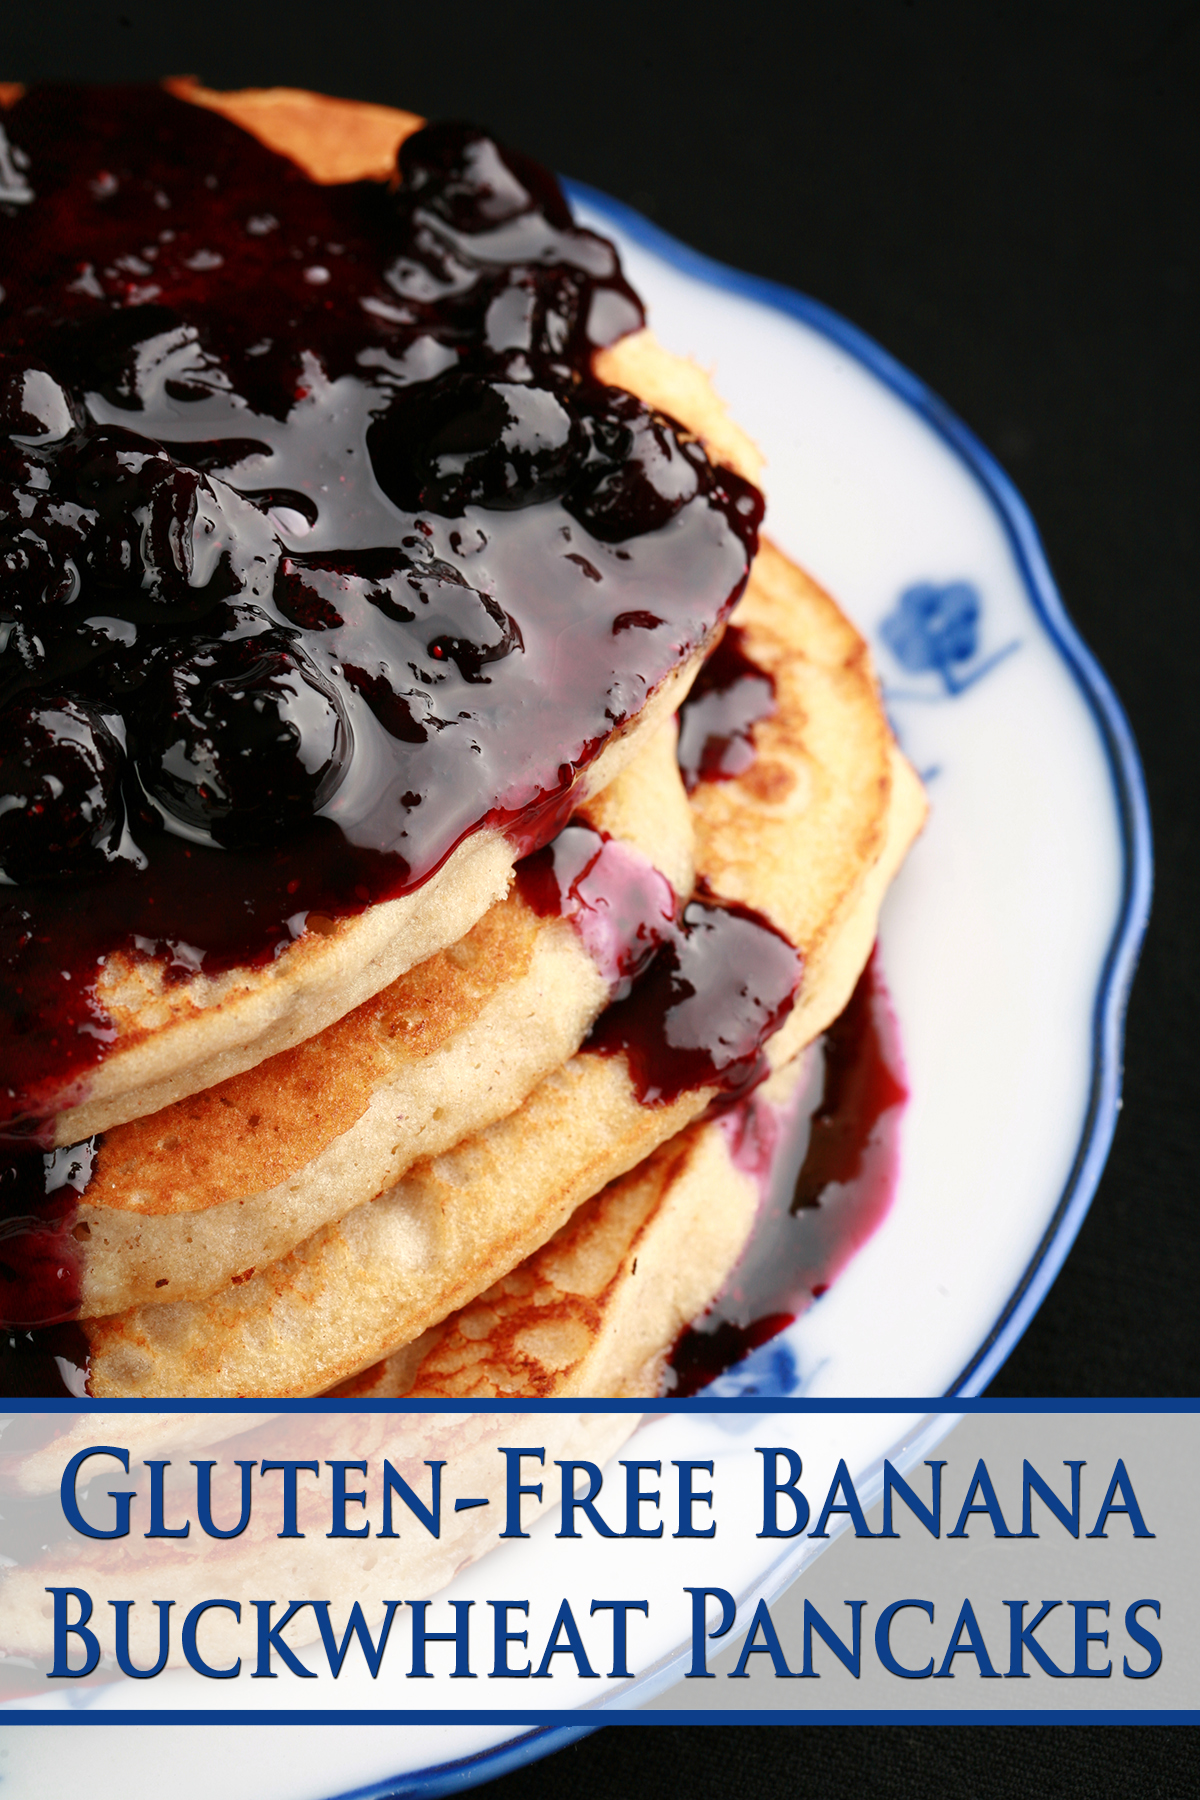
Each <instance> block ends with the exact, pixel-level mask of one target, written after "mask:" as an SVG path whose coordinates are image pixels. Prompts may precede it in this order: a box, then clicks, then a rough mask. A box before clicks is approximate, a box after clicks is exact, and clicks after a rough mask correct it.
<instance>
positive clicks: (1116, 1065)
mask: <svg viewBox="0 0 1200 1800" xmlns="http://www.w3.org/2000/svg"><path fill="white" fill-rule="evenodd" d="M563 188H564V190H565V192H566V195H567V198H568V200H569V201H570V202H571V203H572V205H574V204H577V203H582V204H584V205H586V206H588V207H590V208H591V209H592V211H593V212H596V213H600V214H602V215H604V216H605V217H607V218H608V219H610V220H611V221H612V223H613V225H615V226H616V227H617V228H618V229H619V230H620V231H621V232H622V233H623V234H624V235H625V236H626V237H628V238H630V239H632V240H633V242H635V243H636V244H638V245H639V246H641V247H642V248H643V249H646V250H649V251H651V252H652V253H653V254H654V255H656V256H658V257H661V259H662V260H663V261H664V262H666V263H669V264H671V265H672V266H673V267H674V268H676V269H678V270H679V271H680V272H681V273H682V274H684V275H691V276H694V277H696V278H697V279H698V280H700V281H702V282H704V283H705V284H706V285H707V286H709V287H716V288H720V289H722V290H723V291H724V292H726V293H730V294H736V295H738V296H739V297H740V298H742V299H747V300H753V301H756V302H757V303H758V304H759V305H762V306H769V307H771V308H773V309H774V310H775V311H776V312H782V313H785V314H786V315H787V316H788V317H789V318H792V319H797V320H799V321H800V323H801V324H803V325H807V326H809V327H811V328H812V329H813V330H814V331H816V332H818V333H819V334H820V335H821V336H822V337H825V338H828V339H829V340H830V341H831V342H832V343H834V344H836V345H837V346H838V347H839V349H842V350H845V351H846V352H847V353H848V354H849V355H850V356H851V357H853V358H854V360H855V361H856V362H858V363H861V364H862V365H863V366H864V367H865V368H866V369H867V370H869V372H870V373H871V374H872V375H874V376H875V377H876V378H877V379H878V380H879V381H881V382H882V383H883V384H884V386H885V387H887V388H889V389H890V390H891V391H892V393H894V394H896V395H897V396H898V397H899V398H900V399H901V400H903V401H904V402H905V403H906V404H907V405H908V406H910V407H911V408H912V410H913V411H914V412H916V413H918V414H919V415H920V417H921V418H922V419H923V420H924V421H925V422H926V424H928V425H930V426H931V427H932V428H933V430H934V431H935V432H936V433H937V434H938V436H939V437H941V438H942V439H943V440H944V441H945V442H946V443H947V444H948V445H949V446H950V448H951V449H952V450H953V451H954V452H955V453H956V455H957V456H958V457H959V459H960V460H961V461H962V462H964V463H965V464H966V466H967V468H968V469H969V470H970V472H971V473H972V474H973V475H974V476H975V478H976V480H977V481H978V482H979V484H980V486H981V487H982V488H983V489H984V491H985V493H986V494H987V496H988V498H989V499H990V500H991V502H992V505H993V507H994V509H995V511H996V512H997V513H998V514H999V516H1000V519H1001V521H1002V523H1003V525H1004V528H1005V531H1006V533H1007V535H1008V539H1009V542H1010V544H1011V546H1012V550H1013V554H1014V556H1015V559H1016V562H1017V566H1018V569H1019V570H1020V573H1021V578H1022V580H1023V582H1024V585H1025V589H1026V592H1027V593H1028V595H1029V598H1030V600H1031V602H1032V604H1033V607H1034V610H1035V612H1036V613H1037V615H1038V617H1039V618H1040V620H1041V622H1042V624H1043V625H1044V626H1045V628H1046V631H1047V633H1048V634H1049V637H1050V639H1051V642H1052V643H1053V644H1054V646H1055V648H1056V649H1057V650H1058V652H1059V654H1060V655H1061V657H1062V659H1063V661H1064V662H1065V664H1066V666H1067V668H1068V670H1069V671H1070V673H1071V675H1072V677H1073V679H1074V681H1075V683H1076V686H1077V687H1078V688H1079V690H1080V692H1081V693H1082V694H1083V696H1084V698H1085V700H1086V701H1087V704H1088V707H1089V710H1090V711H1091V714H1092V717H1093V719H1094V720H1095V722H1096V726H1097V729H1098V730H1099V733H1100V737H1101V741H1102V743H1103V745H1104V749H1105V753H1106V755H1107V758H1108V764H1109V772H1110V775H1111V777H1112V783H1113V791H1114V796H1115V799H1116V805H1117V816H1118V819H1119V822H1120V829H1121V845H1122V853H1123V855H1122V860H1123V879H1122V892H1121V904H1120V908H1119V911H1118V917H1117V925H1116V929H1115V931H1114V933H1113V937H1112V942H1111V944H1110V946H1109V950H1108V954H1107V956H1106V957H1105V960H1104V965H1103V968H1102V970H1101V975H1100V981H1099V985H1098V988H1097V992H1096V999H1095V1003H1094V1006H1093V1010H1092V1074H1091V1083H1090V1087H1089V1094H1088V1105H1087V1111H1086V1114H1085V1117H1084V1124H1083V1130H1082V1133H1081V1135H1080V1141H1079V1146H1078V1149H1077V1151H1076V1154H1075V1160H1074V1163H1073V1164H1072V1168H1071V1172H1070V1175H1069V1176H1068V1179H1067V1182H1066V1184H1065V1186H1064V1188H1063V1191H1062V1194H1061V1195H1060V1197H1059V1200H1058V1203H1057V1205H1056V1206H1055V1209H1054V1212H1053V1214H1052V1215H1051V1218H1050V1221H1049V1223H1048V1225H1047V1227H1046V1230H1045V1232H1044V1234H1043V1236H1042V1239H1041V1242H1040V1243H1039V1245H1038V1247H1037V1250H1036V1251H1035V1252H1034V1254H1033V1256H1032V1258H1031V1259H1030V1261H1029V1263H1028V1265H1027V1266H1026V1268H1025V1271H1024V1273H1023V1274H1022V1276H1021V1279H1020V1280H1019V1282H1018V1283H1017V1285H1016V1287H1015V1288H1014V1289H1013V1292H1012V1294H1011V1295H1010V1296H1009V1299H1008V1301H1007V1303H1006V1305H1005V1307H1004V1309H1003V1311H1002V1312H1001V1314H1000V1317H999V1318H998V1319H997V1320H996V1322H995V1324H994V1325H993V1326H992V1328H991V1330H990V1331H989V1333H988V1335H987V1337H986V1338H985V1340H984V1342H983V1343H982V1344H981V1345H980V1347H979V1349H978V1350H977V1351H976V1353H975V1355H974V1356H973V1357H972V1358H971V1360H970V1362H969V1363H968V1364H967V1365H966V1367H965V1368H964V1369H963V1370H962V1371H961V1372H960V1374H959V1375H958V1376H957V1378H956V1379H955V1380H954V1382H953V1383H952V1384H951V1386H950V1387H949V1388H948V1389H947V1398H950V1397H954V1396H957V1395H965V1396H970V1395H975V1394H979V1393H981V1392H982V1391H983V1389H984V1388H985V1387H986V1386H987V1384H988V1382H989V1381H991V1379H992V1377H993V1376H994V1375H995V1373H996V1372H997V1370H998V1369H999V1368H1000V1367H1001V1365H1002V1364H1003V1362H1004V1361H1005V1359H1006V1358H1007V1357H1008V1355H1009V1354H1010V1352H1011V1351H1012V1350H1013V1348H1014V1347H1015V1345H1016V1343H1017V1342H1018V1340H1019V1339H1020V1337H1021V1336H1022V1334H1023V1333H1024V1331H1025V1329H1026V1327H1027V1326H1028V1324H1029V1322H1030V1320H1031V1319H1032V1318H1033V1315H1034V1313H1035V1312H1036V1311H1037V1309H1038V1307H1039V1306H1040V1305H1041V1303H1042V1301H1043V1299H1044V1298H1045V1296H1046V1293H1047V1292H1048V1290H1049V1288H1050V1285H1051V1283H1052V1282H1053V1280H1054V1277H1055V1276H1056V1275H1057V1274H1058V1271H1059V1269H1060V1268H1061V1267H1062V1264H1063V1261H1064V1259H1065V1257H1066V1254H1067V1251H1068V1250H1069V1249H1070V1248H1071V1245H1072V1244H1073V1243H1074V1241H1075V1237H1076V1234H1077V1233H1078V1231H1079V1228H1080V1226H1081V1225H1082V1223H1083V1219H1084V1215H1085V1213H1086V1212H1087V1209H1088V1206H1089V1205H1090V1204H1091V1199H1092V1195H1093V1194H1094V1193H1095V1191H1096V1185H1097V1183H1098V1182H1099V1179H1100V1174H1101V1171H1102V1169H1103V1168H1104V1164H1105V1161H1106V1159H1107V1156H1108V1151H1109V1146H1110V1144H1111V1143H1112V1136H1113V1131H1114V1130H1115V1128H1116V1122H1117V1114H1118V1111H1119V1108H1120V1093H1121V1046H1122V1038H1123V1031H1124V1021H1125V1007H1126V1003H1127V1001H1128V997H1129V989H1130V986H1131V984H1132V981H1133V975H1134V970H1135V968H1136V966H1137V958H1138V951H1139V949H1140V947H1141V941H1142V937H1143V934H1144V933H1145V929H1146V922H1147V919H1148V918H1149V913H1150V897H1151V890H1152V885H1153V857H1152V850H1151V837H1150V809H1149V803H1148V800H1147V796H1146V784H1145V778H1144V776H1143V774H1142V766H1141V762H1140V759H1139V757H1138V753H1137V746H1136V744H1135V743H1134V739H1133V733H1132V731H1131V730H1130V728H1129V723H1128V721H1127V719H1126V718H1125V714H1124V711H1123V710H1122V707H1121V703H1120V701H1119V700H1118V699H1117V696H1116V694H1115V693H1114V691H1113V689H1112V687H1111V686H1110V684H1109V681H1108V678H1107V676H1106V675H1105V674H1104V672H1103V670H1102V669H1101V668H1100V665H1099V663H1098V662H1097V661H1096V659H1095V657H1094V656H1093V655H1092V653H1091V651H1090V650H1089V649H1088V648H1087V645H1086V644H1085V643H1084V642H1083V639H1082V638H1081V637H1080V635H1079V633H1078V632H1077V631H1076V629H1075V627H1074V625H1073V624H1072V623H1071V620H1070V618H1069V617H1068V615H1067V611H1066V608H1065V607H1064V605H1063V603H1062V599H1061V597H1060V595H1059V592H1058V589H1057V588H1056V586H1055V584H1054V579H1053V577H1052V575H1051V573H1050V567H1049V564H1048V562H1047V560H1046V553H1045V551H1044V550H1043V548H1042V543H1041V539H1040V537H1039V536H1038V531H1037V527H1036V526H1035V524H1034V522H1033V518H1032V516H1031V515H1030V512H1029V509H1028V507H1027V506H1026V505H1025V502H1024V501H1023V500H1022V499H1021V496H1020V495H1019V494H1018V492H1017V490H1016V488H1015V487H1014V486H1013V484H1012V482H1011V481H1010V480H1009V478H1008V476H1007V475H1006V474H1005V473H1004V471H1003V469H1002V468H1001V467H1000V465H999V463H997V462H996V460H995V458H994V457H993V456H992V455H991V453H990V452H989V451H987V450H985V449H984V447H983V445H982V444H981V443H980V442H979V440H978V438H977V437H976V436H975V435H974V433H973V432H971V431H969V430H968V428H967V427H966V426H965V425H964V424H963V423H962V421H961V420H960V419H958V418H956V417H955V415H954V414H953V413H952V412H951V411H950V409H949V408H948V407H947V406H945V405H944V404H943V402H942V401H941V400H939V399H938V398H937V396H936V395H935V394H933V393H931V392H930V390H929V389H928V388H927V387H926V386H925V385H924V383H923V382H921V381H919V380H918V379H917V377H916V376H915V375H912V374H910V372H909V371H908V370H907V369H906V368H905V367H904V366H903V364H901V363H898V362H897V361H896V360H895V358H894V357H892V356H890V355H889V354H888V352H887V351H886V350H884V349H883V348H882V347H881V346H880V345H879V344H877V343H875V341H874V340H873V339H872V338H870V337H868V336H867V335H866V333H865V332H863V331H860V330H859V329H858V327H857V326H855V325H851V324H850V323H849V321H848V320H846V319H843V318H842V317H841V316H840V314H838V313H836V312H834V311H832V310H831V309H830V308H829V307H827V306H823V305H822V304H821V302H820V301H819V300H811V299H809V298H808V296H807V295H805V294H800V293H797V292H796V291H795V289H793V288H788V287H784V286H783V285H782V284H781V283H779V282H775V281H769V280H767V279H766V277H764V276H760V275H747V274H744V273H743V272H742V271H741V270H740V269H731V268H729V267H728V266H727V265H726V264H725V263H720V262H717V261H715V260H714V259H713V258H712V257H709V256H705V255H703V254H702V253H701V252H700V251H698V250H693V249H692V248H691V247H690V246H689V245H687V244H683V243H681V242H680V241H679V239H678V238H674V237H672V236H671V235H670V234H669V233H668V232H666V231H663V230H662V229H661V227H659V226H657V225H654V224H652V223H651V222H650V220H649V219H646V218H644V217H643V216H642V214H641V213H639V212H635V211H634V209H633V208H632V207H630V206H626V205H625V204H624V202H623V201H620V200H614V199H612V198H611V197H610V196H609V195H608V194H605V193H602V192H601V191H600V190H599V189H597V188H592V187H588V186H587V185H586V184H585V183H583V182H577V181H564V182H563ZM769 1348H770V1346H769V1345H764V1346H763V1349H764V1351H768V1350H769ZM757 1354H758V1353H756V1356H757ZM756 1356H755V1357H751V1358H748V1359H747V1361H748V1362H749V1363H752V1362H754V1361H755V1360H756ZM754 1391H756V1392H757V1393H759V1394H762V1395H764V1397H765V1396H766V1394H767V1393H768V1391H769V1389H768V1387H767V1385H766V1384H764V1385H763V1386H758V1387H756V1389H755V1390H754ZM603 1723H604V1721H603V1720H602V1719H590V1720H588V1721H586V1722H577V1723H576V1722H573V1723H571V1724H565V1723H564V1724H563V1725H542V1726H538V1727H535V1728H534V1729H533V1730H532V1731H526V1732H522V1733H521V1734H520V1735H519V1736H518V1737H515V1738H512V1739H510V1740H509V1741H508V1742H507V1743H504V1744H499V1745H496V1746H495V1747H494V1748H493V1749H490V1750H484V1751H480V1752H479V1753H478V1754H477V1755H474V1756H466V1757H461V1758H456V1759H454V1760H453V1761H450V1762H445V1763H440V1764H437V1765H435V1766H432V1767H429V1768H426V1769H421V1770H414V1771H413V1772H412V1773H410V1774H406V1775H400V1776H397V1777H392V1778H390V1779H385V1780H382V1781H378V1782H372V1783H370V1784H369V1785H367V1786H365V1787H357V1788H353V1789H349V1790H346V1791H344V1792H343V1793H341V1794H338V1795H336V1796H332V1797H331V1800H406V1797H408V1796H412V1797H413V1800H417V1797H418V1796H419V1797H420V1800H437V1796H439V1795H443V1794H451V1793H460V1792H462V1791H463V1790H464V1789H467V1788H472V1787H476V1786H478V1785H479V1784H481V1783H482V1782H484V1781H491V1780H495V1779H497V1778H498V1777H500V1776H502V1775H507V1774H510V1773H512V1772H513V1771H514V1770H516V1769H519V1768H522V1767H524V1766H525V1765H526V1764H527V1763H531V1762H535V1761H537V1760H539V1759H540V1758H542V1757H544V1756H550V1755H552V1754H553V1753H554V1752H555V1751H557V1750H561V1749H565V1748H566V1747H567V1746H568V1745H570V1744H572V1743H576V1742H578V1741H579V1740H580V1739H581V1738H584V1737H588V1736H590V1734H591V1733H592V1732H593V1731H597V1730H599V1729H600V1728H601V1726H602V1725H603Z"/></svg>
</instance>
